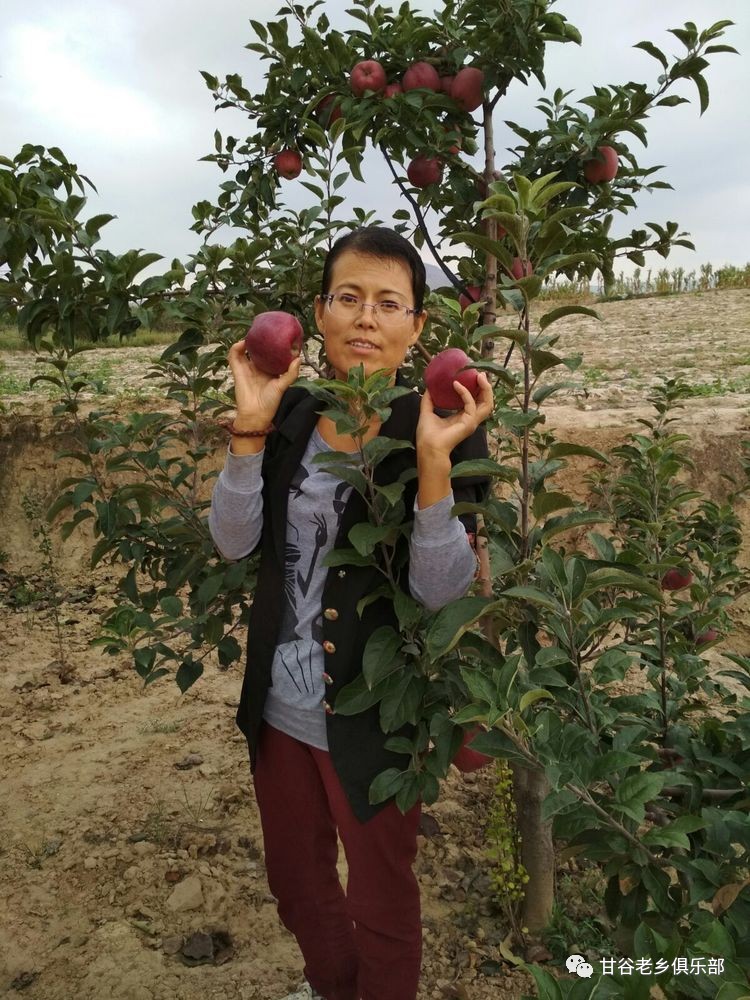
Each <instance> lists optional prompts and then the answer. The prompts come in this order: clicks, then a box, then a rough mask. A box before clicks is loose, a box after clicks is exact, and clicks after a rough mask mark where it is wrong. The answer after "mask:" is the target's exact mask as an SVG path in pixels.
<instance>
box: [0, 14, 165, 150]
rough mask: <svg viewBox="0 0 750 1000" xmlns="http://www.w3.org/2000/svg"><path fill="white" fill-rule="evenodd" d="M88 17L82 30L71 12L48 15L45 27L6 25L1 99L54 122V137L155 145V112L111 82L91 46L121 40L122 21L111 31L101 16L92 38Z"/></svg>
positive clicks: (159, 131)
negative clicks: (7, 88)
mask: <svg viewBox="0 0 750 1000" xmlns="http://www.w3.org/2000/svg"><path fill="white" fill-rule="evenodd" d="M71 13H72V16H70V14H71ZM98 16H99V14H98V13H97V17H98ZM90 19H91V14H90V12H89V13H88V15H87V24H86V28H85V30H81V25H80V21H79V18H77V17H76V15H75V11H74V9H73V11H72V12H70V11H66V14H65V17H64V18H63V16H62V15H52V17H51V18H50V22H49V23H47V22H46V21H45V23H44V24H40V23H33V22H31V21H22V22H20V23H18V24H16V25H13V26H11V28H10V31H9V33H8V35H7V37H6V67H7V74H8V79H9V81H10V84H11V94H6V97H11V99H12V101H13V103H14V106H15V109H16V112H17V113H19V114H21V115H23V116H25V117H26V118H27V119H28V118H31V119H32V120H35V119H36V120H43V121H49V122H54V123H55V128H56V130H57V131H58V133H60V132H61V133H65V132H68V131H70V132H75V133H76V134H77V135H78V136H79V137H81V138H84V137H86V136H88V137H90V138H92V139H95V140H96V141H97V142H98V143H106V144H107V146H108V147H109V148H110V149H111V148H112V146H117V145H126V146H132V145H133V144H134V143H135V144H140V143H146V142H149V143H151V142H155V141H159V139H160V138H161V137H162V136H163V134H164V130H163V128H162V127H161V123H160V120H159V113H158V109H157V108H155V107H154V106H153V105H152V103H151V102H150V101H149V99H148V97H147V96H146V95H144V94H142V93H141V92H140V91H139V90H138V88H137V87H134V86H132V85H131V84H129V83H126V82H120V81H119V80H117V79H116V78H115V79H112V78H111V69H110V68H109V67H108V65H107V64H106V63H105V62H104V60H103V59H102V58H101V50H99V51H97V49H98V46H97V47H96V48H95V47H94V46H93V45H92V41H94V40H95V39H96V38H97V37H99V38H101V36H102V35H104V34H108V35H109V40H110V44H112V39H113V38H121V37H122V34H123V33H122V31H118V30H116V27H117V28H121V26H122V19H121V18H119V17H117V18H114V20H115V21H116V22H118V23H117V25H116V27H115V25H113V24H112V23H111V21H112V20H113V19H112V18H108V17H106V16H105V17H104V18H103V21H104V23H102V24H100V26H99V31H97V32H95V33H94V35H93V36H92V35H91V26H90V24H89V23H88V22H90ZM107 22H110V23H107ZM108 27H109V28H110V29H112V30H110V31H109V32H108V31H107V28H108Z"/></svg>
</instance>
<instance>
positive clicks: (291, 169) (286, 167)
mask: <svg viewBox="0 0 750 1000" xmlns="http://www.w3.org/2000/svg"><path fill="white" fill-rule="evenodd" d="M273 162H274V166H275V167H276V169H277V170H278V172H279V174H280V175H281V176H282V177H284V178H286V180H288V181H292V180H294V178H295V177H299V175H300V174H301V173H302V157H301V156H300V154H299V153H298V152H297V150H296V149H282V151H281V152H280V153H277V154H276V156H274V158H273Z"/></svg>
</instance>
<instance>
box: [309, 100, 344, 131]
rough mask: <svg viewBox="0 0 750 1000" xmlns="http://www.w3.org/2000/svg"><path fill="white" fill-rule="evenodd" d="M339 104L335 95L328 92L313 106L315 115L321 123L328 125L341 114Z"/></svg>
mask: <svg viewBox="0 0 750 1000" xmlns="http://www.w3.org/2000/svg"><path fill="white" fill-rule="evenodd" d="M342 113H343V112H342V111H341V106H340V105H339V104H337V103H336V95H335V94H329V95H328V97H324V98H323V100H322V101H321V102H320V104H318V106H317V107H316V108H315V115H316V117H317V118H318V120H319V121H320V122H322V124H323V125H325V126H327V127H330V126H331V125H333V123H334V122H335V121H337V120H338V119H339V118H340V117H341V115H342Z"/></svg>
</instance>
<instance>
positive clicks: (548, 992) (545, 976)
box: [526, 965, 563, 1000]
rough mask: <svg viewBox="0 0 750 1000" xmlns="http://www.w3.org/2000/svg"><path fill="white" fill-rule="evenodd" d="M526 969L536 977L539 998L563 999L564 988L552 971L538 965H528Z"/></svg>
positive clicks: (549, 999)
mask: <svg viewBox="0 0 750 1000" xmlns="http://www.w3.org/2000/svg"><path fill="white" fill-rule="evenodd" d="M526 969H527V971H528V972H530V973H531V975H532V976H533V977H534V982H535V983H536V987H537V991H538V992H537V997H538V1000H563V994H562V990H561V989H560V986H559V984H558V982H557V980H556V979H555V977H554V976H553V975H552V974H551V973H549V972H547V970H546V969H542V968H540V966H538V965H527V966H526Z"/></svg>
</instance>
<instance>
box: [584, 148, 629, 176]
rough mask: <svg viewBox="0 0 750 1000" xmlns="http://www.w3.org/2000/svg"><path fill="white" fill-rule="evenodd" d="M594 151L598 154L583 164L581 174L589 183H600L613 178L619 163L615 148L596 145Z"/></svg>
mask: <svg viewBox="0 0 750 1000" xmlns="http://www.w3.org/2000/svg"><path fill="white" fill-rule="evenodd" d="M596 152H597V153H598V154H599V155H598V156H596V157H595V158H594V159H593V160H587V162H586V163H585V164H584V167H583V176H584V177H585V178H586V180H587V181H588V182H589V184H602V183H603V182H608V181H612V180H614V179H615V177H616V176H617V168H618V166H619V164H620V157H619V156H618V155H617V150H616V149H613V148H612V147H611V146H598V147H597V150H596Z"/></svg>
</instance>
